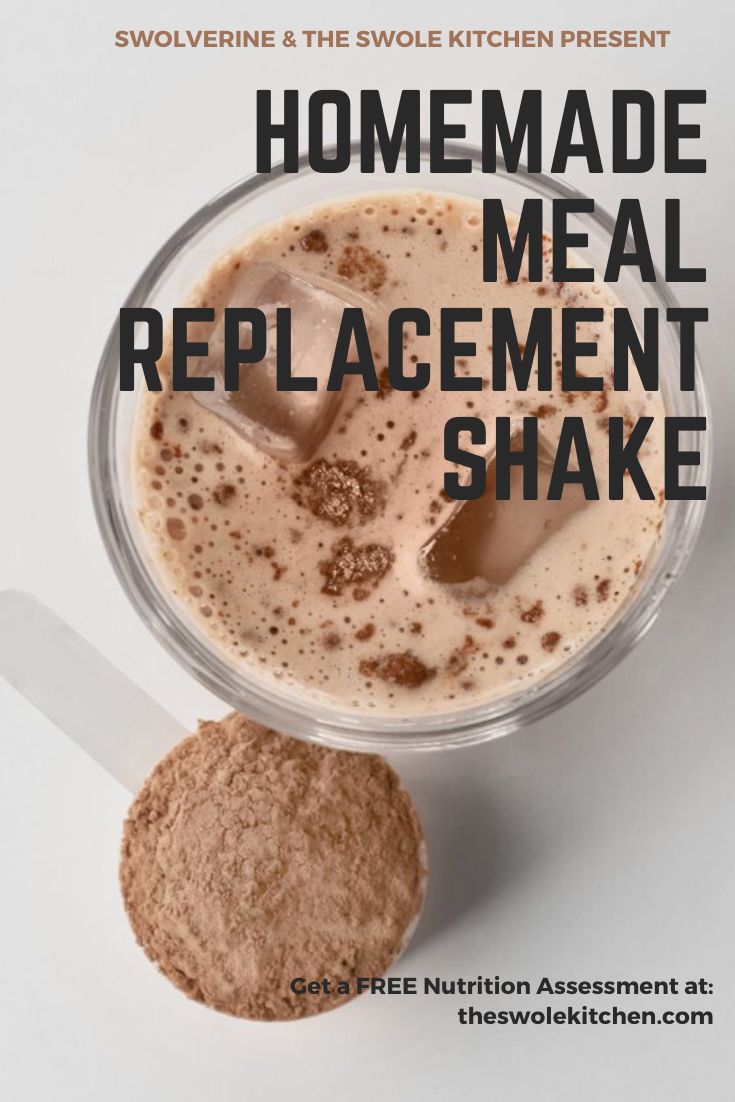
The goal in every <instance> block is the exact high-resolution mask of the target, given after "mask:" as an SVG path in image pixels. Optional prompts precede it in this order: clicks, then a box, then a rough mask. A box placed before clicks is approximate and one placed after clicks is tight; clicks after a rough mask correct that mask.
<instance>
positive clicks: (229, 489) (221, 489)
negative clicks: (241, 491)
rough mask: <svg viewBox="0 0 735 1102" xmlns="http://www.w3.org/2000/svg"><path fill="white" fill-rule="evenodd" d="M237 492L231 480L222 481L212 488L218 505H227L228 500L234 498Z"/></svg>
mask: <svg viewBox="0 0 735 1102" xmlns="http://www.w3.org/2000/svg"><path fill="white" fill-rule="evenodd" d="M236 492H237V491H236V490H235V487H234V486H233V485H232V483H231V482H220V483H219V485H217V486H215V488H214V489H213V490H212V497H213V498H214V500H215V501H216V502H217V504H218V505H226V504H227V502H228V501H231V500H232V498H233V497H234V496H235V494H236Z"/></svg>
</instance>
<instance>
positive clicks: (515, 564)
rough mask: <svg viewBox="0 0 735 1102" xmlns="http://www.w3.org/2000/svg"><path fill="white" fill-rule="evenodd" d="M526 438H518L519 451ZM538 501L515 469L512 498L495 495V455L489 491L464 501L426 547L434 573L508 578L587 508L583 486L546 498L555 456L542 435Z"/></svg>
mask: <svg viewBox="0 0 735 1102" xmlns="http://www.w3.org/2000/svg"><path fill="white" fill-rule="evenodd" d="M520 443H521V440H520V439H519V438H518V437H513V438H512V441H511V446H512V447H513V449H514V450H516V449H517V448H518V447H519V446H520ZM538 454H539V461H538V500H536V501H527V500H525V499H524V497H523V470H522V468H520V467H517V466H512V467H511V468H510V497H509V499H508V500H507V501H498V500H497V499H496V497H495V453H494V452H493V453H492V457H491V459H490V461H489V463H488V468H487V483H486V489H485V493H484V494H483V496H482V497H481V498H477V499H476V500H474V501H466V502H461V503H460V504H458V505H457V507H456V508H455V509H454V510H453V512H452V513H451V515H450V516H449V518H448V520H447V521H445V523H444V524H443V525H442V526H441V528H439V529H438V531H437V532H436V533H435V534H434V535H433V536H432V537H431V539H430V540H428V541H427V542H426V543H425V544H424V546H423V548H422V549H421V557H422V561H423V564H424V568H425V569H426V571H427V573H428V574H429V577H431V578H433V579H434V580H435V581H438V582H443V583H444V584H446V585H455V584H458V583H465V582H473V581H476V580H477V579H479V580H481V581H482V582H485V583H489V584H490V585H492V586H500V585H503V584H504V583H505V582H507V581H508V579H509V578H511V577H512V575H513V574H515V573H516V571H517V570H519V569H520V567H522V566H523V565H524V563H526V562H527V561H528V560H529V559H530V557H531V555H533V553H534V552H535V551H537V550H538V549H539V547H541V546H542V544H544V543H545V542H546V540H548V539H549V538H550V537H551V536H553V535H554V533H555V532H558V531H559V529H560V528H562V526H563V525H564V524H566V522H567V521H568V520H569V519H570V518H571V517H573V516H574V515H575V514H576V513H578V512H579V510H580V509H582V508H584V506H585V505H586V504H587V500H586V498H585V496H584V490H583V489H582V487H581V486H579V485H576V484H572V485H567V486H565V487H564V492H563V494H562V497H561V500H560V501H547V500H546V494H547V492H548V488H549V482H550V480H551V472H552V468H553V460H554V455H553V453H552V451H551V449H550V448H549V447H548V446H547V445H546V444H545V443H544V442H543V441H542V440H541V438H539V446H538Z"/></svg>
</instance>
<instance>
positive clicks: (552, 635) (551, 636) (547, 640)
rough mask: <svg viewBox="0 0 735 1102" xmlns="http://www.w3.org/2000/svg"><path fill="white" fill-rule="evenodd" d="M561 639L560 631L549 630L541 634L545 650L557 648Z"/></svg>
mask: <svg viewBox="0 0 735 1102" xmlns="http://www.w3.org/2000/svg"><path fill="white" fill-rule="evenodd" d="M560 639H561V635H560V634H559V632H558V631H547V632H546V633H545V634H544V635H542V636H541V646H542V647H543V648H544V650H548V651H553V650H556V648H557V646H558V644H559V640H560Z"/></svg>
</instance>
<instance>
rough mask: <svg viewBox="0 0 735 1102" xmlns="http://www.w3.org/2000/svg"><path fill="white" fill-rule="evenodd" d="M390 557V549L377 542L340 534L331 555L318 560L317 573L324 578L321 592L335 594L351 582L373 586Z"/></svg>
mask: <svg viewBox="0 0 735 1102" xmlns="http://www.w3.org/2000/svg"><path fill="white" fill-rule="evenodd" d="M393 559H394V555H393V552H392V551H391V549H390V548H389V547H384V546H383V544H381V543H365V544H362V545H360V544H356V543H354V541H353V540H351V539H350V537H349V536H344V537H343V539H341V540H338V542H337V543H335V544H334V546H333V547H332V557H331V558H329V559H324V560H323V561H322V562H320V563H319V573H320V574H322V575H323V577H324V578H325V582H324V585H323V586H322V593H329V594H330V595H331V596H333V597H339V596H340V595H341V594H342V592H343V591H344V590H345V589H346V588H347V587H348V586H351V585H357V586H359V587H360V588H361V589H365V588H366V587H367V586H368V585H369V586H370V587H374V586H376V585H377V584H378V582H379V581H380V580H381V578H384V577H385V575H386V574H387V573H388V571H389V570H390V568H391V566H392V565H393ZM353 596H354V594H353Z"/></svg>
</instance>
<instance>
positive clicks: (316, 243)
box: [299, 230, 329, 253]
mask: <svg viewBox="0 0 735 1102" xmlns="http://www.w3.org/2000/svg"><path fill="white" fill-rule="evenodd" d="M299 244H300V245H301V248H302V249H303V250H304V252H305V253H325V252H327V250H328V249H329V245H328V244H327V238H326V234H325V233H324V230H309V232H308V233H305V234H304V236H303V237H302V238H301V241H300V242H299Z"/></svg>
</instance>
